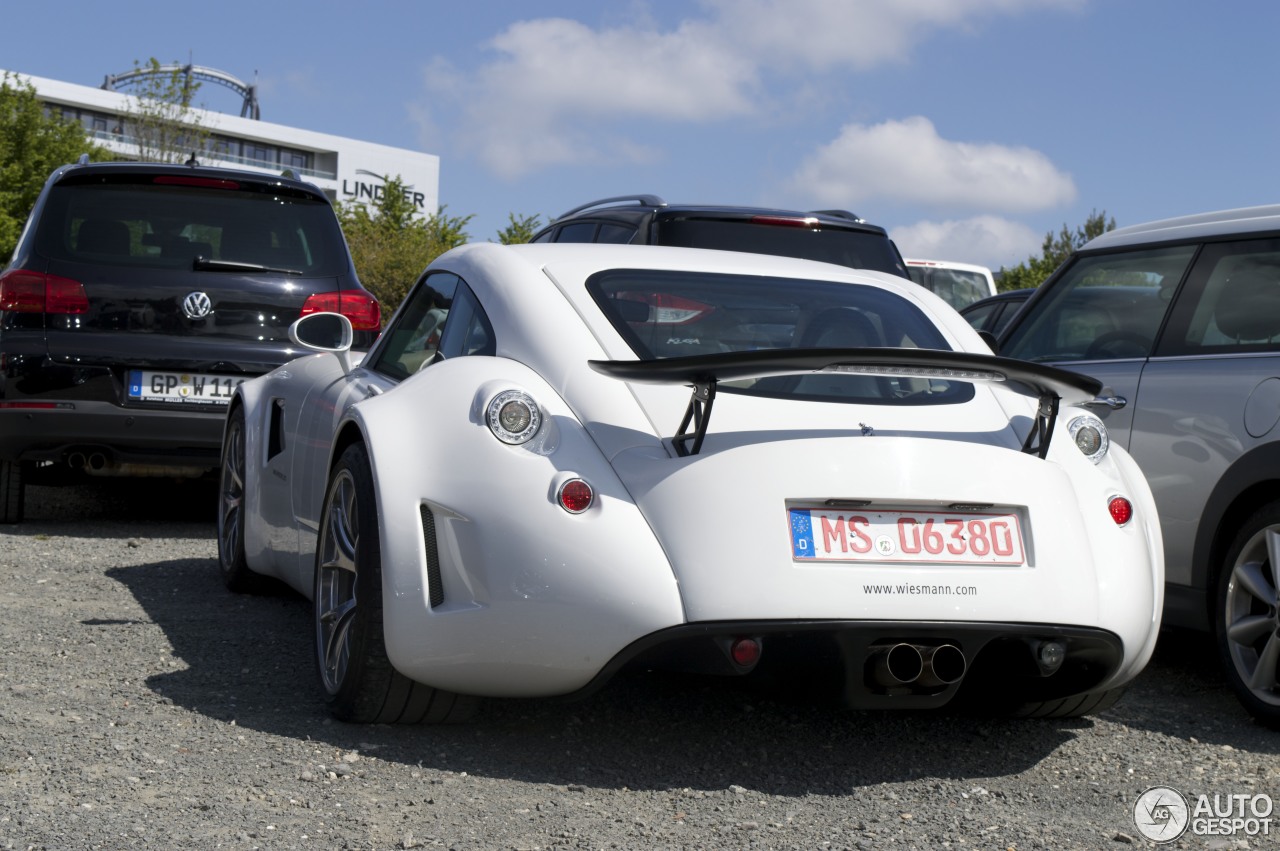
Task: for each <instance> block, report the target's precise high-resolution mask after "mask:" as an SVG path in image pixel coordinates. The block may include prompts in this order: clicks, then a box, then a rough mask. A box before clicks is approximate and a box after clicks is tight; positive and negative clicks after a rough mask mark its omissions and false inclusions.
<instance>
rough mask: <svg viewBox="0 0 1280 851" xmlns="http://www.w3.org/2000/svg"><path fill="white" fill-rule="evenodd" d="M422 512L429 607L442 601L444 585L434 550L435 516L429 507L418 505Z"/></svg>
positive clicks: (438, 555) (437, 556)
mask: <svg viewBox="0 0 1280 851" xmlns="http://www.w3.org/2000/svg"><path fill="white" fill-rule="evenodd" d="M418 510H419V511H420V512H421V513H422V543H423V546H424V547H425V548H426V551H427V593H428V595H429V599H430V602H431V608H433V609H434V608H435V607H436V606H438V605H440V604H441V603H443V602H444V585H442V584H441V583H440V553H439V552H438V551H437V550H436V518H435V516H434V515H433V514H432V513H431V509H430V508H427V507H426V506H425V505H423V506H419V509H418Z"/></svg>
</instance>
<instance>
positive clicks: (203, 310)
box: [182, 292, 213, 319]
mask: <svg viewBox="0 0 1280 851" xmlns="http://www.w3.org/2000/svg"><path fill="white" fill-rule="evenodd" d="M182 312H183V313H185V314H186V315H187V318H188V319H204V318H205V317H206V316H208V315H209V314H210V313H212V312H213V302H212V301H210V300H209V296H207V295H205V294H204V293H202V292H194V293H188V294H187V297H186V298H184V299H183V300H182Z"/></svg>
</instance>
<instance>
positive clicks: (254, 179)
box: [49, 160, 328, 201]
mask: <svg viewBox="0 0 1280 851" xmlns="http://www.w3.org/2000/svg"><path fill="white" fill-rule="evenodd" d="M113 173H115V174H157V175H160V174H165V175H188V176H192V177H198V178H207V179H212V180H236V181H241V182H244V183H253V184H257V185H260V186H261V185H266V186H281V187H287V188H289V189H292V190H295V191H297V192H305V193H308V194H310V195H314V196H315V197H317V198H319V199H322V200H325V201H327V200H328V197H327V196H326V195H325V194H324V192H323V191H322V190H321V189H320V187H318V186H316V185H315V184H313V183H307V182H306V181H304V180H297V179H295V178H292V177H287V176H285V175H283V174H279V173H276V174H272V173H270V172H260V171H248V170H245V169H238V168H223V167H221V166H204V165H186V164H184V163H155V162H140V161H136V160H116V161H112V162H78V163H70V164H68V165H64V166H61V167H60V168H58V169H57V170H55V171H54V172H53V174H52V175H50V177H49V182H50V183H58V182H60V181H62V180H64V179H66V178H69V177H76V176H80V177H83V176H87V175H92V174H113Z"/></svg>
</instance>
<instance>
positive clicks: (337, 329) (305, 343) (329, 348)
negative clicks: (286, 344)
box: [289, 313, 355, 372]
mask: <svg viewBox="0 0 1280 851" xmlns="http://www.w3.org/2000/svg"><path fill="white" fill-rule="evenodd" d="M289 339H290V340H292V341H293V342H294V343H296V344H297V345H299V346H302V347H303V348H304V349H310V350H311V351H313V352H333V353H334V354H335V355H337V356H338V362H339V363H341V364H342V371H343V372H350V371H351V354H350V352H351V344H352V343H353V342H354V341H355V332H354V331H353V330H352V328H351V320H350V319H348V318H347V317H345V316H343V315H342V314H341V313H309V314H307V315H306V316H303V317H302V318H300V319H298V320H297V321H296V322H294V323H293V324H292V325H290V326H289Z"/></svg>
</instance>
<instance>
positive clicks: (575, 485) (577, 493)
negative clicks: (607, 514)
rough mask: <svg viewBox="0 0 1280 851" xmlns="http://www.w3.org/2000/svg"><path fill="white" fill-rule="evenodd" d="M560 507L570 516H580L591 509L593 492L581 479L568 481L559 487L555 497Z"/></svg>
mask: <svg viewBox="0 0 1280 851" xmlns="http://www.w3.org/2000/svg"><path fill="white" fill-rule="evenodd" d="M556 499H558V500H559V501H560V507H561V508H563V509H564V510H565V511H567V512H569V513H570V514H581V513H582V512H584V511H586V510H587V509H588V508H590V507H591V503H592V501H594V499H595V491H593V490H592V489H591V485H589V484H587V483H586V482H584V481H583V480H582V479H570V480H569V481H567V482H565V483H564V484H562V485H561V486H560V492H559V493H558V494H557V495H556Z"/></svg>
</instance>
